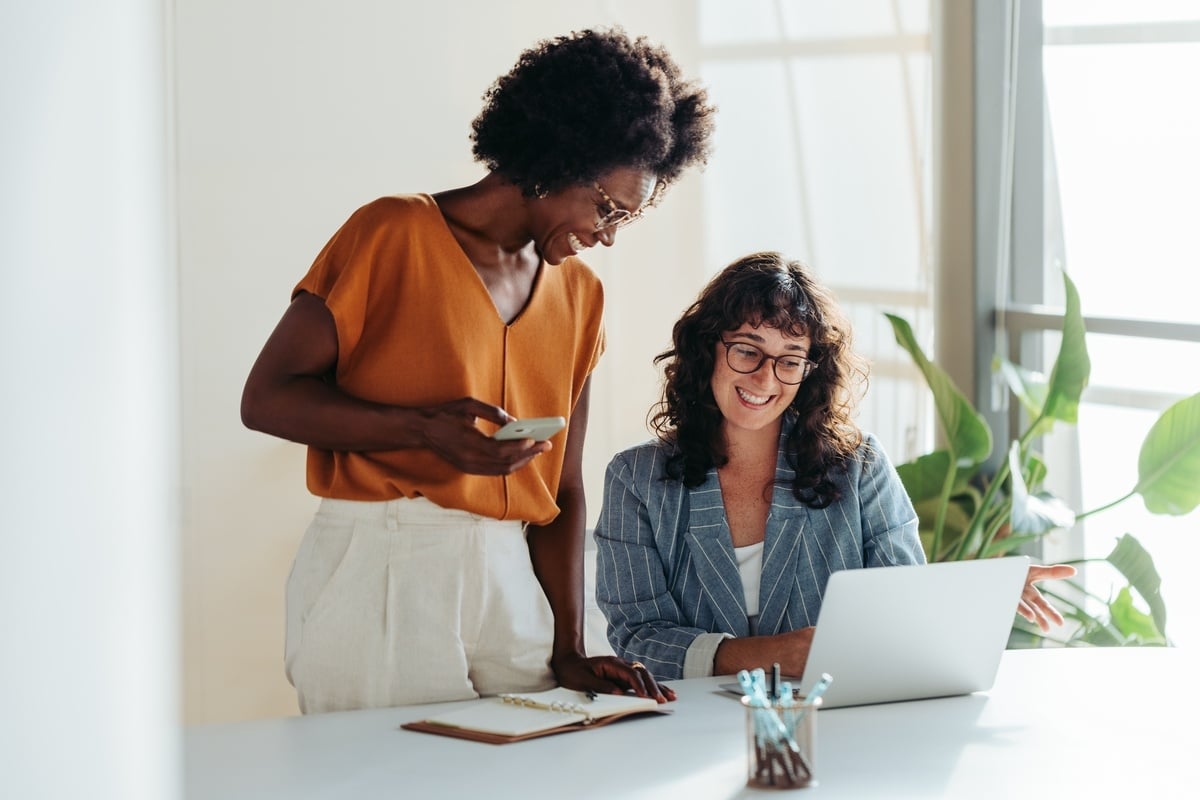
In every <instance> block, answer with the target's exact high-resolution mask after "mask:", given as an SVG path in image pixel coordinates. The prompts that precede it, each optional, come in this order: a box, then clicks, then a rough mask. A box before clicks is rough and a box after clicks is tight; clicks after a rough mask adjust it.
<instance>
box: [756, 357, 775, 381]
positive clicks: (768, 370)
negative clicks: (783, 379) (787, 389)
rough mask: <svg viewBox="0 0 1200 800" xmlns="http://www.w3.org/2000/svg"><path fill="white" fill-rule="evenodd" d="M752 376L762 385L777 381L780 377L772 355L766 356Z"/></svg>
mask: <svg viewBox="0 0 1200 800" xmlns="http://www.w3.org/2000/svg"><path fill="white" fill-rule="evenodd" d="M751 377H752V378H754V380H756V381H758V383H759V384H761V385H767V384H771V383H775V382H777V381H778V380H779V377H778V376H777V375H776V374H775V362H774V361H772V360H771V358H770V357H768V358H764V359H763V362H762V363H761V364H759V365H758V369H756V370H754V372H752V373H751Z"/></svg>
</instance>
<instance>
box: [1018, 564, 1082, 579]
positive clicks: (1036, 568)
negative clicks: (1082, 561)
mask: <svg viewBox="0 0 1200 800" xmlns="http://www.w3.org/2000/svg"><path fill="white" fill-rule="evenodd" d="M1075 572H1076V570H1075V568H1074V567H1072V566H1071V565H1070V564H1051V565H1049V566H1042V565H1040V564H1034V565H1033V566H1031V567H1030V568H1029V576H1028V577H1027V578H1026V579H1025V582H1026V583H1033V582H1034V581H1051V580H1062V579H1064V578H1070V577H1072V576H1073V575H1074V574H1075Z"/></svg>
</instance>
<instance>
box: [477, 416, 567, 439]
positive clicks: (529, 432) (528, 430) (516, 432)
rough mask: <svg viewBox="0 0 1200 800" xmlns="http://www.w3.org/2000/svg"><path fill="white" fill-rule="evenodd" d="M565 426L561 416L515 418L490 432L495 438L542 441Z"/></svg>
mask: <svg viewBox="0 0 1200 800" xmlns="http://www.w3.org/2000/svg"><path fill="white" fill-rule="evenodd" d="M565 427H567V421H566V420H565V419H564V418H562V417H531V418H529V419H515V420H513V421H512V422H510V423H508V424H507V425H505V426H504V427H503V428H501V429H500V430H498V431H496V432H495V433H493V434H492V437H493V438H495V439H534V440H536V441H539V442H544V441H546V440H547V439H549V438H550V437H551V436H553V435H554V434H556V433H558V432H559V431H561V430H562V429H563V428H565Z"/></svg>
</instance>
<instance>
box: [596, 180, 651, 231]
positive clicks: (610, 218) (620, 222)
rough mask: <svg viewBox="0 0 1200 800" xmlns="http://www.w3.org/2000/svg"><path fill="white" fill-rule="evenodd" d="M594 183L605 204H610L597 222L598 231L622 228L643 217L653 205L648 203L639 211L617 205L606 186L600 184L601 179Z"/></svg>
mask: <svg viewBox="0 0 1200 800" xmlns="http://www.w3.org/2000/svg"><path fill="white" fill-rule="evenodd" d="M592 185H593V186H595V187H596V191H597V192H599V193H600V196H601V197H603V198H604V204H605V205H606V206H608V211H606V212H604V213H603V214H602V215H601V216H600V219H599V220H598V221H597V222H596V230H598V231H602V230H604V229H605V228H614V229H617V230H620V229H621V228H624V227H625V226H626V225H632V224H633V223H635V222H637V221H638V220H639V219H641V218H642V214H644V213H646V208H647V207H648V206H650V205H653V203H647V204H646V205H644V206H642V207H641V208H639V209H638V210H637V211H629V210H628V209H624V208H621V207H620V206H619V205H617V202H616V201H615V200H613V199H612V198H611V197H610V196H609V194H608V192H606V191H604V187H603V186H601V185H600V182H599V181H595V182H593V183H592ZM657 193H658V187H655V195H656V196H657Z"/></svg>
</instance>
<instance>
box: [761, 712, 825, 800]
mask: <svg viewBox="0 0 1200 800" xmlns="http://www.w3.org/2000/svg"><path fill="white" fill-rule="evenodd" d="M820 705H821V700H820V698H817V700H816V701H815V702H813V703H802V702H799V701H796V702H794V703H791V704H787V703H783V702H779V701H774V702H772V703H771V704H770V705H767V706H756V705H755V704H754V701H753V700H752V699H751V698H749V697H743V698H742V706H743V707H744V708H745V710H746V754H747V762H746V763H747V770H746V784H747V785H748V786H755V787H762V788H767V789H799V788H802V787H805V786H816V784H817V774H816V752H817V709H818V708H819V707H820Z"/></svg>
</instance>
